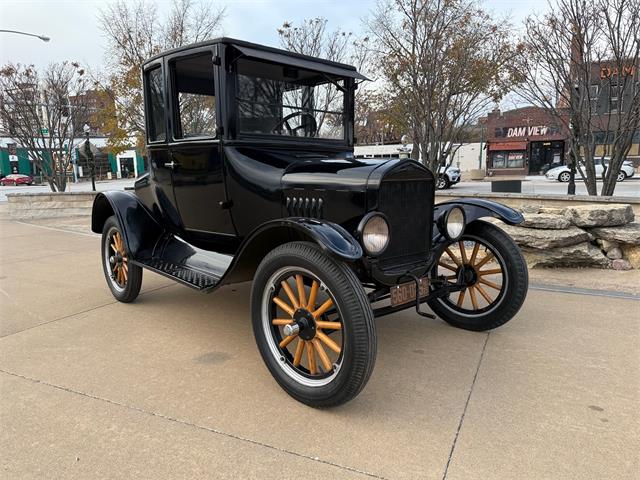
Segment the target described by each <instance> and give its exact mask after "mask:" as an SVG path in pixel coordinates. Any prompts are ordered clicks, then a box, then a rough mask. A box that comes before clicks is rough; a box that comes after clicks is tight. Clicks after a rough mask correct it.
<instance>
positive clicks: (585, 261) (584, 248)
mask: <svg viewBox="0 0 640 480" xmlns="http://www.w3.org/2000/svg"><path fill="white" fill-rule="evenodd" d="M522 253H523V254H524V258H525V260H526V262H527V265H528V266H529V267H530V268H535V267H597V268H608V267H609V266H610V265H611V260H609V259H608V258H607V257H605V256H604V255H602V252H600V250H599V249H598V248H596V247H594V246H592V245H590V244H589V243H587V242H584V243H581V244H579V245H572V246H569V247H560V248H549V249H546V250H537V249H529V248H523V249H522ZM614 261H618V260H614Z"/></svg>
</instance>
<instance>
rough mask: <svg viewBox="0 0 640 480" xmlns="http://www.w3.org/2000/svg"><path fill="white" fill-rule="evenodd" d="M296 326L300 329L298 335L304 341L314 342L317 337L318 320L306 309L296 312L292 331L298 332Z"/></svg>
mask: <svg viewBox="0 0 640 480" xmlns="http://www.w3.org/2000/svg"><path fill="white" fill-rule="evenodd" d="M295 326H297V327H298V328H297V330H298V335H300V338H302V339H303V340H307V341H309V340H313V339H314V337H315V336H316V329H317V327H316V320H315V318H314V316H313V314H312V313H311V312H310V311H309V310H307V309H306V308H299V309H297V310H296V311H295V312H294V314H293V324H292V330H296V328H295ZM285 333H286V332H285Z"/></svg>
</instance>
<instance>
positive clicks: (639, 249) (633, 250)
mask: <svg viewBox="0 0 640 480" xmlns="http://www.w3.org/2000/svg"><path fill="white" fill-rule="evenodd" d="M622 254H623V255H624V258H626V259H627V261H628V262H629V263H630V264H631V266H632V267H633V268H637V269H640V245H622Z"/></svg>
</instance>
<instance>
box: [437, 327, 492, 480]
mask: <svg viewBox="0 0 640 480" xmlns="http://www.w3.org/2000/svg"><path fill="white" fill-rule="evenodd" d="M489 335H490V333H487V336H486V337H485V339H484V344H483V345H482V351H481V352H480V358H478V365H477V366H476V372H475V374H474V375H473V380H472V381H471V387H470V388H469V394H468V395H467V401H466V402H465V404H464V409H463V410H462V415H461V416H460V422H459V423H458V428H457V429H456V435H455V437H453V443H452V444H451V450H450V451H449V458H448V459H447V464H446V466H445V467H444V473H443V474H442V480H446V478H447V473H449V465H450V464H451V459H452V458H453V454H454V452H455V450H456V444H457V443H458V436H459V435H460V430H461V429H462V423H463V422H464V416H465V415H466V414H467V408H468V407H469V401H470V400H471V394H472V393H473V388H474V387H475V386H476V380H477V379H478V373H479V372H480V365H481V364H482V359H483V357H484V352H485V350H486V349H487V343H488V342H489Z"/></svg>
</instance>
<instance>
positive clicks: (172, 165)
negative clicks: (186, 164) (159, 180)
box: [164, 160, 180, 170]
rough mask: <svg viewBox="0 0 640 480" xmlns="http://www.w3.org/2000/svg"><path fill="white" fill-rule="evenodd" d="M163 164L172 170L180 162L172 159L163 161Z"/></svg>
mask: <svg viewBox="0 0 640 480" xmlns="http://www.w3.org/2000/svg"><path fill="white" fill-rule="evenodd" d="M164 166H165V167H168V168H170V169H171V170H173V169H174V168H176V167H179V166H180V163H179V162H174V161H173V160H171V161H170V162H167V163H165V164H164Z"/></svg>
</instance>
